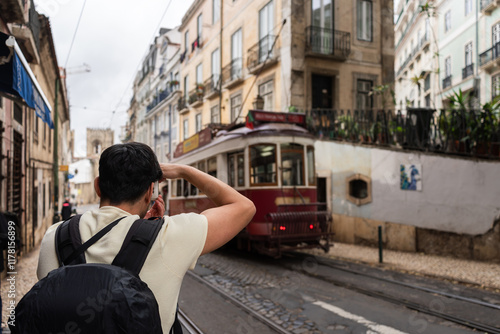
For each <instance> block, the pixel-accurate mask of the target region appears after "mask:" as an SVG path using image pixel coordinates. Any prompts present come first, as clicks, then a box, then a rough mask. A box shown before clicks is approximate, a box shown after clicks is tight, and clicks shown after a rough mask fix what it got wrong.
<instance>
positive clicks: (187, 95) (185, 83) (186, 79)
mask: <svg viewBox="0 0 500 334" xmlns="http://www.w3.org/2000/svg"><path fill="white" fill-rule="evenodd" d="M188 89H189V75H186V76H185V77H184V99H185V100H186V103H187V101H189V93H188Z"/></svg>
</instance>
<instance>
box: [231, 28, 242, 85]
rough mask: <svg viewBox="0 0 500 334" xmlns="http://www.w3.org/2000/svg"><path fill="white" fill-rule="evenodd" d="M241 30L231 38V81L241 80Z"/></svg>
mask: <svg viewBox="0 0 500 334" xmlns="http://www.w3.org/2000/svg"><path fill="white" fill-rule="evenodd" d="M242 43H243V42H242V34H241V29H238V31H236V32H235V33H234V34H233V35H232V36H231V80H235V79H239V78H241V70H242V68H243V60H242V57H243V44H242Z"/></svg>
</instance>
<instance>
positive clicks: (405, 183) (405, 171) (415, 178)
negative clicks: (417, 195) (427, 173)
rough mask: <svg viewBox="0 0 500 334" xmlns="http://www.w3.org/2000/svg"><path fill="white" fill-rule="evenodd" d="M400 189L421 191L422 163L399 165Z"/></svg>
mask: <svg viewBox="0 0 500 334" xmlns="http://www.w3.org/2000/svg"><path fill="white" fill-rule="evenodd" d="M400 171H401V189H402V190H414V191H422V165H401V167H400Z"/></svg>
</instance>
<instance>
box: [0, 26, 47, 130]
mask: <svg viewBox="0 0 500 334" xmlns="http://www.w3.org/2000/svg"><path fill="white" fill-rule="evenodd" d="M0 92H3V93H6V94H7V95H9V96H10V97H13V98H15V99H19V100H21V101H22V102H23V103H24V104H26V105H27V106H28V107H30V108H32V109H35V112H36V114H37V116H38V117H40V118H41V119H42V120H43V121H44V122H45V123H47V124H48V125H49V127H50V128H51V129H53V128H54V123H53V122H52V118H51V116H50V113H51V111H52V109H51V108H50V105H49V102H48V100H47V98H46V97H45V94H43V91H42V89H41V88H40V85H39V84H38V81H37V80H36V78H35V75H34V74H33V72H32V71H31V68H30V67H29V65H28V62H27V61H26V59H25V58H24V56H23V53H22V51H21V49H20V48H19V45H17V42H16V40H15V38H14V37H13V36H9V35H6V34H4V33H1V32H0Z"/></svg>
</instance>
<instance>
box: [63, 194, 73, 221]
mask: <svg viewBox="0 0 500 334" xmlns="http://www.w3.org/2000/svg"><path fill="white" fill-rule="evenodd" d="M61 216H62V220H67V219H69V217H71V203H70V202H69V199H68V198H66V199H65V200H64V203H63V207H62V210H61Z"/></svg>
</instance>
